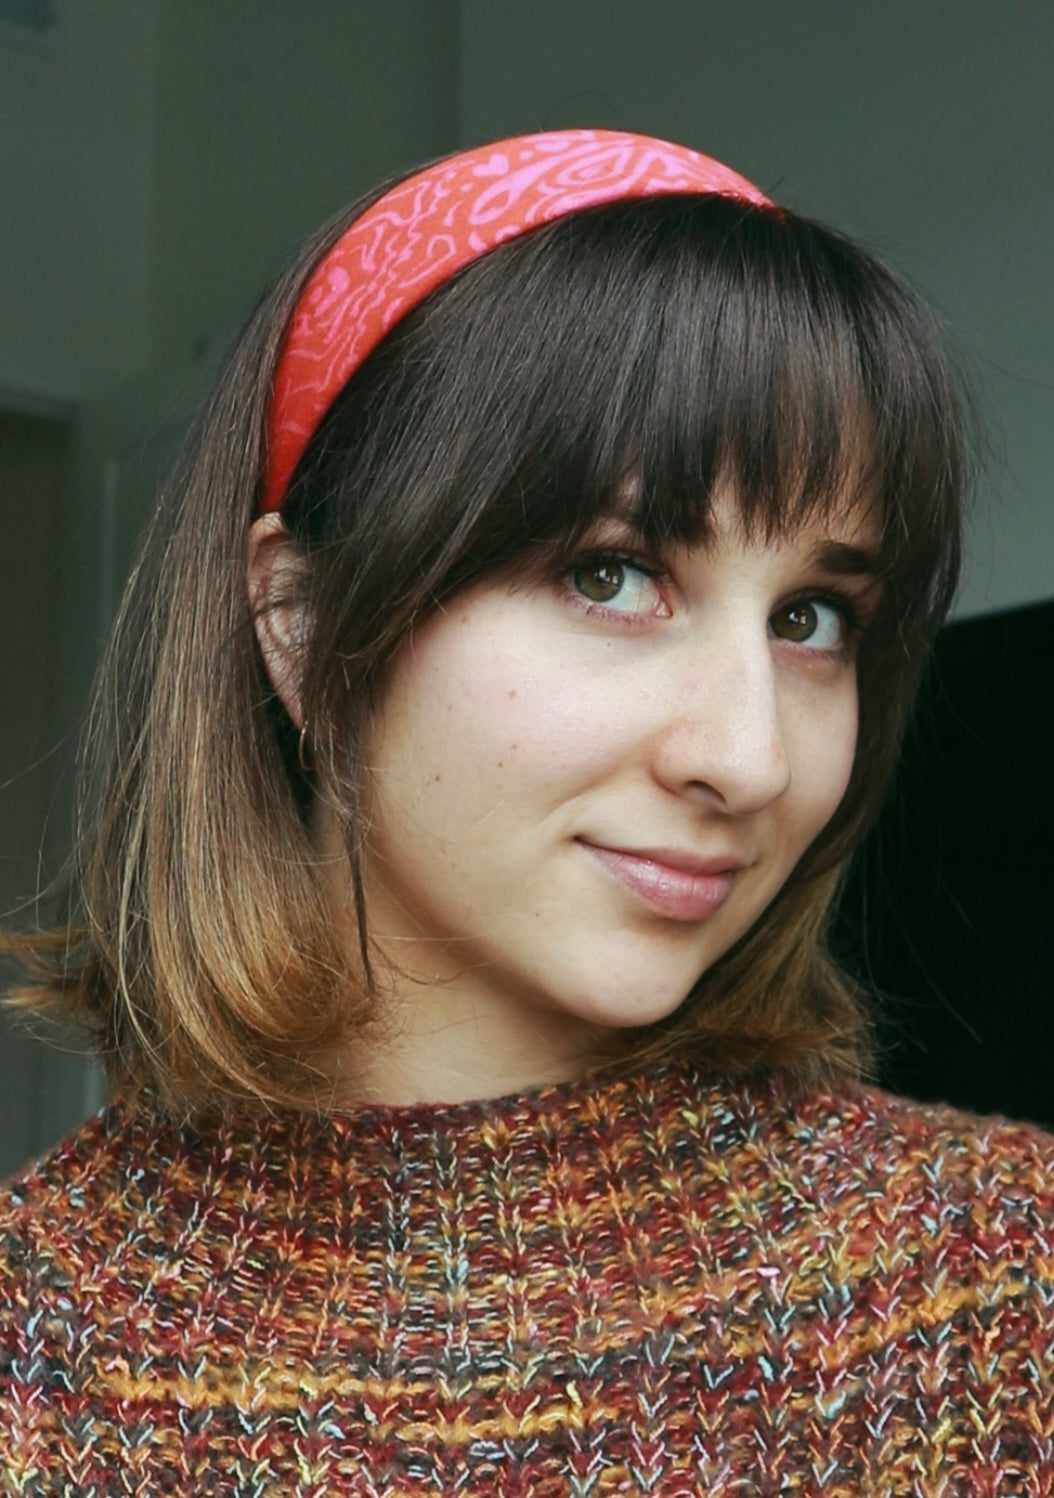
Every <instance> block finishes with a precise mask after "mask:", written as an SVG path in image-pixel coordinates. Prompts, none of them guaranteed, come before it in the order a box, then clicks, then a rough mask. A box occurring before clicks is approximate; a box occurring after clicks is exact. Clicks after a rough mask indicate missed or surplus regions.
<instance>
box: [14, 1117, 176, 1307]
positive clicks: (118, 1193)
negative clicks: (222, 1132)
mask: <svg viewBox="0 0 1054 1498" xmlns="http://www.w3.org/2000/svg"><path fill="white" fill-rule="evenodd" d="M172 1133H173V1130H172V1127H171V1126H170V1125H168V1124H166V1123H165V1121H164V1120H163V1119H162V1118H161V1117H160V1116H158V1115H152V1114H151V1113H150V1112H149V1111H147V1110H144V1109H140V1108H137V1107H134V1106H132V1105H130V1104H129V1103H128V1102H127V1101H125V1100H122V1101H118V1102H116V1103H114V1104H112V1105H111V1106H109V1107H107V1108H104V1109H102V1110H101V1111H100V1112H99V1113H97V1114H96V1115H95V1116H93V1117H92V1118H89V1119H88V1120H86V1122H85V1123H83V1124H82V1125H81V1126H80V1127H79V1128H77V1129H76V1130H75V1131H74V1132H73V1133H71V1134H70V1135H68V1136H67V1137H66V1138H65V1139H63V1140H62V1141H61V1142H60V1143H59V1144H57V1145H56V1146H55V1147H54V1148H53V1149H51V1150H50V1151H49V1152H48V1153H47V1154H46V1155H44V1156H43V1157H42V1158H41V1159H39V1160H36V1161H33V1162H31V1163H30V1164H28V1165H26V1166H24V1167H23V1168H22V1169H21V1170H20V1171H18V1172H17V1174H16V1175H14V1176H13V1177H11V1178H10V1179H9V1180H7V1181H5V1182H4V1183H3V1184H2V1185H0V1300H2V1298H3V1285H4V1282H5V1281H7V1283H8V1284H10V1283H11V1280H12V1278H14V1279H16V1280H21V1281H25V1280H26V1279H27V1278H30V1279H34V1278H40V1277H43V1278H45V1279H50V1278H54V1277H55V1276H56V1275H57V1276H58V1277H59V1278H61V1277H62V1275H63V1273H64V1272H65V1271H66V1269H72V1268H74V1267H75V1266H78V1265H79V1266H80V1267H81V1268H83V1267H84V1263H83V1261H84V1260H85V1259H86V1258H87V1257H89V1256H91V1257H94V1258H96V1259H98V1260H100V1261H102V1260H105V1258H106V1257H107V1255H108V1252H109V1250H110V1249H112V1248H116V1247H117V1246H118V1245H119V1243H120V1242H121V1240H122V1239H123V1238H125V1237H126V1236H127V1235H128V1233H129V1232H130V1231H132V1230H133V1227H134V1223H135V1222H136V1221H137V1220H138V1221H141V1220H142V1216H143V1207H144V1202H145V1201H147V1200H148V1199H149V1196H150V1184H149V1182H150V1178H151V1176H153V1175H154V1174H155V1172H156V1168H157V1163H158V1160H159V1157H160V1156H162V1155H165V1154H170V1153H171V1151H170V1148H169V1140H168V1138H167V1136H168V1135H170V1134H172ZM175 1133H176V1134H178V1130H176V1131H175Z"/></svg>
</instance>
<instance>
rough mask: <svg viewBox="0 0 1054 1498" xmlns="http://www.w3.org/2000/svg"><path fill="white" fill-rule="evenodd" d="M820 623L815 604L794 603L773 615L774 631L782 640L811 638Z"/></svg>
mask: <svg viewBox="0 0 1054 1498" xmlns="http://www.w3.org/2000/svg"><path fill="white" fill-rule="evenodd" d="M819 623H820V621H819V618H818V616H817V613H816V607H815V605H814V604H811V603H792V604H790V605H789V606H788V607H787V608H785V609H780V611H779V613H778V614H774V615H773V616H772V631H773V634H776V635H779V637H780V639H782V640H798V641H801V640H810V639H811V638H812V637H813V635H814V634H815V633H816V631H817V629H818V627H819Z"/></svg>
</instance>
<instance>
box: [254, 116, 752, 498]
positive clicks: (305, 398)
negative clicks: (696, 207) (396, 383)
mask: <svg viewBox="0 0 1054 1498" xmlns="http://www.w3.org/2000/svg"><path fill="white" fill-rule="evenodd" d="M663 193H719V194H723V195H725V196H728V197H736V198H741V199H743V200H745V201H747V202H750V203H756V204H760V205H767V206H770V205H769V199H768V198H766V197H765V195H764V194H763V193H762V192H761V191H760V190H759V189H758V188H756V187H755V186H753V184H752V183H750V182H748V181H747V179H746V178H745V177H741V176H740V175H739V173H738V172H734V171H732V169H731V168H730V167H727V166H723V165H722V164H721V163H720V162H719V161H714V160H713V159H712V158H711V157H709V156H703V155H701V154H700V153H699V152H698V151H692V150H689V149H688V148H687V147H686V146H679V145H674V144H672V143H670V142H668V141H662V140H653V139H651V138H650V137H648V136H642V135H629V134H625V133H623V132H621V131H611V130H565V131H551V132H546V133H544V134H540V135H523V136H517V137H515V138H514V139H511V140H506V141H498V142H496V143H494V144H491V145H486V146H480V147H477V148H476V149H474V150H471V151H465V152H463V153H461V154H460V155H457V156H451V157H448V158H447V159H446V160H444V161H440V162H438V163H437V164H436V165H435V166H431V167H426V168H425V170H424V171H422V172H418V173H416V174H414V175H413V176H411V177H408V178H406V179H405V181H403V182H400V183H398V184H397V185H396V186H395V187H393V188H392V189H391V190H390V191H389V192H387V193H385V194H384V196H383V197H381V198H379V199H378V200H377V202H376V203H374V204H372V206H371V207H369V208H367V209H366V211H365V212H364V213H363V214H362V215H361V216H360V217H359V218H357V219H356V220H355V222H354V223H353V224H351V225H350V226H349V228H348V229H347V230H346V231H345V233H344V234H343V235H342V236H341V238H340V239H339V240H338V241H337V243H336V244H335V245H334V246H333V247H332V249H330V250H329V251H328V252H327V254H326V255H325V256H324V257H323V259H322V260H321V261H320V262H319V264H318V265H317V266H316V267H315V270H314V271H313V272H312V274H311V277H310V279H309V280H308V282H307V285H306V286H305V288H304V290H303V293H302V294H301V297H300V301H299V303H298V305H297V308H296V310H295V312H294V314H293V318H292V322H291V324H290V327H289V332H288V333H287V335H286V341H285V344H284V346H283V349H282V352H281V355H280V357H279V361H278V365H277V368H276V371H275V378H274V394H273V396H272V401H271V409H270V413H269V419H268V450H267V474H266V480H265V484H264V492H263V499H262V505H261V508H262V510H263V511H264V512H268V511H272V510H278V509H280V508H281V506H282V502H283V500H284V498H285V493H286V489H287V488H288V485H289V481H290V479H291V478H292V475H293V471H294V469H295V468H296V465H297V463H298V462H299V461H300V458H301V457H302V455H303V453H304V449H305V448H306V447H307V445H308V443H309V442H310V440H311V437H312V436H313V434H314V432H315V431H316V430H317V428H318V426H319V424H320V422H321V421H322V418H323V417H324V416H325V414H326V412H327V411H328V409H329V407H330V406H331V405H332V403H333V401H334V400H335V399H336V397H337V395H338V394H339V393H340V391H341V390H342V389H343V388H344V386H345V385H346V384H347V382H348V380H349V379H350V378H351V376H352V375H353V374H354V372H355V370H356V369H357V368H358V367H359V365H360V364H362V362H363V360H364V359H365V358H366V357H367V356H368V355H369V354H370V353H371V352H372V351H373V349H375V348H376V346H377V345H378V344H379V343H380V342H381V340H382V339H383V338H384V336H385V334H386V333H388V332H389V331H390V329H391V328H392V327H394V325H395V324H396V323H397V322H399V321H400V319H401V318H403V317H405V316H406V314H407V313H408V312H410V311H411V310H412V309H413V308H414V307H416V306H418V305H419V303H421V302H422V301H423V300H424V298H425V297H426V296H428V295H429V293H430V292H432V291H434V290H435V289H436V287H437V286H439V285H441V284H442V283H443V282H444V281H446V280H449V278H450V277H451V276H452V275H453V274H454V273H455V272H456V271H458V270H460V269H461V268H462V267H463V266H465V265H468V264H469V263H470V262H471V261H473V260H476V259H478V258H479V257H480V256H482V255H485V254H487V252H488V251H490V250H492V249H494V248H496V246H498V245H500V244H503V243H504V242H505V241H506V240H509V239H513V238H515V237H516V236H517V235H519V234H523V233H525V232H526V231H527V230H529V229H534V228H537V227H539V226H540V225H542V224H548V223H552V222H553V220H554V219H558V218H562V217H564V216H565V215H566V214H568V213H574V212H575V211H576V210H578V209H580V208H591V207H595V206H596V205H598V204H600V203H608V202H615V201H617V200H619V199H625V198H640V197H650V196H655V195H658V194H663Z"/></svg>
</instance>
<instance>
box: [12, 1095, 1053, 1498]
mask: <svg viewBox="0 0 1054 1498" xmlns="http://www.w3.org/2000/svg"><path fill="white" fill-rule="evenodd" d="M1052 1167H1054V1140H1052V1139H1050V1138H1048V1137H1046V1136H1045V1135H1042V1134H1040V1133H1038V1132H1036V1131H1035V1130H1032V1129H1029V1128H1027V1127H1017V1126H1014V1125H1009V1124H1006V1123H1003V1122H986V1121H979V1120H977V1119H973V1118H970V1117H967V1116H965V1115H962V1114H959V1113H955V1112H953V1111H951V1110H948V1109H939V1108H924V1107H920V1106H918V1105H915V1104H911V1103H905V1102H902V1101H898V1100H894V1099H891V1098H889V1097H887V1096H884V1095H883V1094H881V1093H878V1092H875V1091H871V1090H867V1089H859V1088H855V1087H850V1088H847V1089H846V1090H844V1091H841V1092H839V1093H837V1094H824V1095H818V1096H812V1097H811V1098H808V1099H806V1100H804V1101H800V1100H799V1101H794V1100H792V1099H791V1098H790V1097H788V1096H786V1095H784V1094H783V1093H782V1092H781V1091H780V1090H779V1089H778V1088H777V1087H774V1086H771V1085H769V1084H757V1083H754V1084H750V1085H736V1086H729V1085H728V1084H727V1083H726V1084H718V1083H715V1082H714V1081H712V1080H707V1079H706V1078H704V1077H702V1076H700V1075H699V1074H698V1073H697V1072H696V1071H695V1070H693V1069H692V1068H691V1067H689V1066H686V1065H677V1066H672V1067H665V1068H662V1069H658V1070H654V1071H653V1072H651V1073H650V1074H647V1075H644V1076H641V1077H636V1078H630V1079H617V1078H613V1077H612V1076H611V1075H608V1076H606V1077H600V1078H593V1079H592V1080H587V1081H585V1082H582V1083H577V1084H571V1085H564V1086H559V1087H554V1088H549V1089H547V1090H545V1091H542V1092H539V1093H536V1094H532V1095H527V1096H522V1097H516V1098H506V1099H501V1100H499V1101H497V1102H492V1103H480V1104H459V1105H453V1106H442V1107H414V1108H409V1109H390V1110H388V1109H373V1108H363V1109H361V1110H358V1111H356V1112H354V1113H353V1114H351V1115H348V1116H342V1117H340V1118H338V1119H335V1120H328V1121H319V1120H317V1119H312V1118H309V1117H306V1116H299V1115H295V1116H293V1115H290V1116H284V1117H276V1118H270V1119H265V1120H263V1121H262V1122H254V1123H248V1122H245V1121H243V1122H242V1123H241V1124H239V1125H234V1124H224V1125H223V1126H218V1127H216V1128H214V1129H210V1130H202V1131H200V1132H195V1131H193V1130H191V1129H189V1128H186V1127H183V1128H181V1127H177V1126H175V1125H171V1124H168V1123H166V1122H164V1121H162V1120H159V1119H157V1118H155V1117H154V1116H152V1114H151V1113H150V1112H149V1110H147V1109H146V1108H145V1107H143V1106H141V1105H140V1106H137V1107H135V1108H131V1107H129V1106H127V1105H124V1106H118V1107H115V1108H114V1109H112V1110H110V1111H108V1112H106V1113H105V1114H103V1115H102V1116H101V1117H100V1118H99V1119H98V1120H96V1121H94V1122H92V1123H89V1124H88V1125H86V1126H85V1127H84V1128H83V1129H82V1130H81V1131H80V1132H79V1133H78V1134H77V1135H75V1136H74V1137H73V1138H72V1139H71V1140H70V1141H69V1142H68V1143H67V1144H65V1145H64V1146H62V1147H61V1148H60V1149H59V1150H58V1151H57V1152H56V1153H54V1154H53V1155H52V1156H51V1157H50V1158H49V1159H48V1160H46V1161H45V1162H44V1163H43V1164H42V1165H41V1166H39V1167H38V1168H36V1169H33V1170H31V1171H29V1172H27V1173H26V1174H24V1175H23V1176H22V1177H21V1178H20V1179H19V1180H17V1181H16V1182H15V1183H14V1185H13V1186H11V1187H9V1188H8V1189H7V1190H6V1192H5V1193H3V1194H2V1195H0V1472H2V1474H3V1477H2V1483H3V1486H2V1491H3V1493H4V1494H5V1495H7V1494H16V1493H17V1494H22V1495H32V1498H44V1495H47V1498H52V1495H59V1494H62V1495H64V1498H74V1495H76V1498H114V1495H131V1494H136V1495H141V1498H147V1495H149V1498H155V1495H158V1494H179V1495H181V1498H199V1495H202V1498H206V1495H209V1498H211V1495H216V1498H220V1495H223V1498H227V1495H230V1498H234V1495H238V1498H279V1495H281V1498H308V1495H312V1498H323V1495H325V1498H336V1495H343V1494H356V1495H362V1498H367V1495H368V1498H384V1495H390V1498H402V1495H407V1498H408V1495H424V1494H429V1495H439V1494H442V1495H453V1494H465V1495H472V1498H488V1495H502V1498H514V1495H523V1498H528V1495H529V1498H546V1495H553V1498H556V1495H559V1498H602V1495H607V1494H614V1493H620V1494H626V1493H629V1494H637V1493H649V1494H656V1495H661V1498H673V1495H678V1498H687V1495H690V1494H691V1495H696V1494H699V1495H702V1494H705V1495H707V1498H733V1495H734V1498H753V1495H759V1494H762V1495H764V1494H799V1495H835V1494H838V1495H845V1498H849V1495H852V1498H862V1495H878V1494H882V1495H894V1494H895V1495H908V1494H917V1495H920V1498H921V1495H927V1498H938V1495H941V1498H960V1495H967V1494H969V1495H982V1494H992V1495H996V1494H998V1495H1000V1498H1007V1495H1017V1494H1020V1495H1026V1494H1027V1495H1029V1498H1035V1495H1040V1494H1048V1493H1052V1492H1054V1169H1052Z"/></svg>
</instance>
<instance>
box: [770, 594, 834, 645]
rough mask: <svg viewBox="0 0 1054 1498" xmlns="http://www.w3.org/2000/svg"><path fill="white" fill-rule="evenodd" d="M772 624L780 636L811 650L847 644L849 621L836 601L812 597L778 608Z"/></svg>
mask: <svg viewBox="0 0 1054 1498" xmlns="http://www.w3.org/2000/svg"><path fill="white" fill-rule="evenodd" d="M770 627H771V629H772V633H773V634H774V635H775V636H776V638H777V639H780V640H790V641H792V642H793V643H794V644H795V645H808V646H809V648H810V649H811V650H839V649H840V648H841V647H842V646H843V645H844V644H845V640H846V634H847V632H848V621H847V619H846V616H845V612H844V610H842V609H840V608H838V607H837V606H836V605H835V604H833V603H825V602H824V601H823V599H822V598H810V599H805V600H802V601H800V602H798V603H789V604H787V605H786V607H785V608H782V609H778V610H777V611H776V613H775V614H773V616H772V619H771V621H770Z"/></svg>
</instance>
